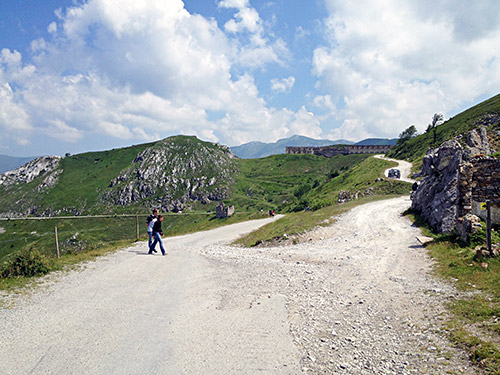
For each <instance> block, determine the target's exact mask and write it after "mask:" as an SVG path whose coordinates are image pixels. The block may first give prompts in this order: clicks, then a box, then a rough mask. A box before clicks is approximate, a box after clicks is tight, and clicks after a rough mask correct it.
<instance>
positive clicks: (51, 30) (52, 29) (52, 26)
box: [47, 22, 57, 34]
mask: <svg viewBox="0 0 500 375" xmlns="http://www.w3.org/2000/svg"><path fill="white" fill-rule="evenodd" d="M47 31H48V32H49V33H50V34H55V33H56V32H57V23H56V22H51V23H50V24H49V26H48V27H47Z"/></svg>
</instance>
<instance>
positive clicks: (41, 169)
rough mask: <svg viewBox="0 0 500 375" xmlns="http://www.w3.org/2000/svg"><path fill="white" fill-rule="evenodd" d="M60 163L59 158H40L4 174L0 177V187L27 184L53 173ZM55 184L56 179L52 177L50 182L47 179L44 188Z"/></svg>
mask: <svg viewBox="0 0 500 375" xmlns="http://www.w3.org/2000/svg"><path fill="white" fill-rule="evenodd" d="M60 161H61V157H60V156H42V157H40V158H37V159H35V160H32V161H30V162H29V163H26V164H24V165H22V166H20V167H19V168H16V169H14V170H12V171H9V172H5V173H4V174H3V175H1V176H0V185H3V186H11V185H15V184H28V183H30V182H31V181H33V180H34V179H36V178H37V177H39V176H44V175H47V174H49V173H51V172H53V171H55V170H56V169H57V168H58V167H59V164H60ZM55 182H56V179H55V176H54V177H53V179H52V180H50V179H48V180H47V181H46V183H45V186H53V185H54V184H55ZM42 184H43V182H42Z"/></svg>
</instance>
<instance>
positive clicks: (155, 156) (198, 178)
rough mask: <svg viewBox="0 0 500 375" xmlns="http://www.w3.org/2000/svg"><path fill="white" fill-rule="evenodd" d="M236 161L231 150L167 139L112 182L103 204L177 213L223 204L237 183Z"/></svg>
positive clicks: (188, 141)
mask: <svg viewBox="0 0 500 375" xmlns="http://www.w3.org/2000/svg"><path fill="white" fill-rule="evenodd" d="M233 159H234V155H233V154H232V153H231V152H230V151H229V149H228V148H227V147H223V146H220V145H215V144H212V143H208V142H201V141H199V140H198V139H196V138H195V137H175V138H167V139H165V140H163V141H160V142H157V143H156V144H154V145H153V146H152V147H149V148H147V149H146V150H144V151H143V152H141V153H139V154H138V155H137V157H136V158H135V159H134V160H133V161H132V165H131V166H130V167H129V168H127V169H125V170H123V171H122V172H120V173H119V175H118V176H117V177H116V178H114V179H113V180H112V181H110V185H109V189H108V191H107V192H106V193H104V195H103V200H104V201H105V202H108V203H113V204H116V205H120V206H127V205H131V204H134V203H137V202H144V204H145V205H148V206H151V207H153V206H154V207H160V208H162V209H163V210H166V211H174V212H177V211H181V210H183V209H185V208H187V207H189V206H191V204H192V203H193V202H195V201H199V202H201V203H208V202H210V201H220V200H223V199H225V198H227V197H228V196H229V192H230V188H231V184H232V183H233V182H234V181H233V176H234V173H235V172H236V170H235V165H234V160H233Z"/></svg>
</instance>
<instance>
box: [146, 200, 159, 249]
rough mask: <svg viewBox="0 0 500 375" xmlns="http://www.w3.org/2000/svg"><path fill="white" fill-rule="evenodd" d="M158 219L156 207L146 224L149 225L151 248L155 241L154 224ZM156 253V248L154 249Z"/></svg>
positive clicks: (149, 243)
mask: <svg viewBox="0 0 500 375" xmlns="http://www.w3.org/2000/svg"><path fill="white" fill-rule="evenodd" d="M156 220H158V210H157V209H156V208H155V209H154V210H153V213H152V214H151V215H149V216H148V218H147V219H146V224H147V225H148V230H147V232H148V236H149V240H148V248H149V249H151V244H152V243H153V225H154V223H155V222H156ZM150 251H151V250H150ZM153 251H154V252H155V253H156V250H153Z"/></svg>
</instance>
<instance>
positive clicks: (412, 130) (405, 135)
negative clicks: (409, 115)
mask: <svg viewBox="0 0 500 375" xmlns="http://www.w3.org/2000/svg"><path fill="white" fill-rule="evenodd" d="M416 134H417V128H416V127H415V125H410V126H409V127H408V128H406V129H405V130H403V131H402V132H401V134H400V135H399V139H398V145H401V144H403V143H405V142H406V141H407V140H409V139H410V138H413V137H414V136H415V135H416Z"/></svg>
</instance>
